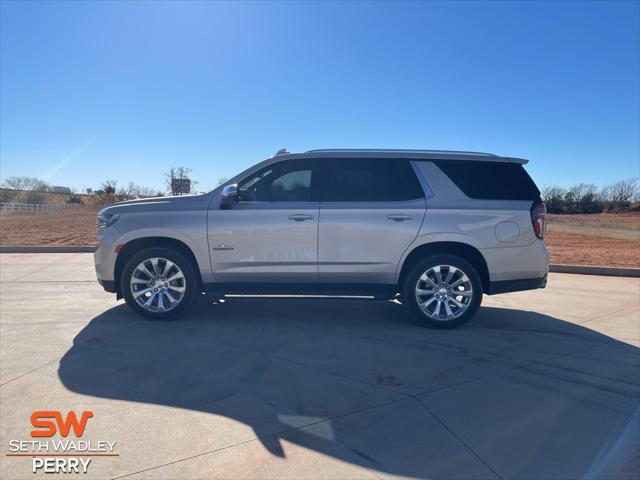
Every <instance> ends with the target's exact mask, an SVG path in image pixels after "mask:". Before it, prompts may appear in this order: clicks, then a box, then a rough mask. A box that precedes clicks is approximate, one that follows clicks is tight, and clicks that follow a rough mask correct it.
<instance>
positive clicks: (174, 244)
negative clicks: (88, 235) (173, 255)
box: [113, 237, 203, 298]
mask: <svg viewBox="0 0 640 480" xmlns="http://www.w3.org/2000/svg"><path fill="white" fill-rule="evenodd" d="M153 247H164V248H168V249H171V250H176V251H178V252H180V253H182V254H183V255H184V256H185V257H186V258H187V259H188V260H189V261H190V262H191V263H192V265H193V268H194V269H195V271H196V274H197V276H198V281H199V282H200V285H201V286H202V285H203V281H202V273H201V272H200V266H199V265H198V261H197V260H196V257H195V255H194V254H193V251H192V250H191V248H189V246H188V245H187V244H186V243H184V242H182V241H180V240H177V239H175V238H170V237H141V238H136V239H134V240H130V241H128V242H127V243H125V244H124V245H123V246H122V248H121V249H120V251H119V252H118V256H117V257H116V265H115V270H114V277H113V278H114V283H115V288H116V294H117V298H122V292H121V291H120V283H121V282H120V276H121V275H122V272H123V270H124V267H125V265H126V264H127V262H128V261H129V259H130V258H131V257H132V256H134V255H135V254H136V253H138V252H140V251H141V250H144V249H146V248H153Z"/></svg>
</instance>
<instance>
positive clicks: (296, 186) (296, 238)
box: [208, 159, 319, 283]
mask: <svg viewBox="0 0 640 480" xmlns="http://www.w3.org/2000/svg"><path fill="white" fill-rule="evenodd" d="M314 177H315V175H314V161H313V160H310V159H303V160H285V161H282V162H278V163H274V164H271V165H269V166H267V167H265V168H263V169H262V170H260V171H258V172H256V173H253V174H251V175H249V176H248V177H247V178H245V179H243V180H242V181H240V182H239V183H238V191H239V199H238V202H237V203H235V204H233V205H232V206H231V207H230V208H228V209H224V210H222V209H215V210H214V209H212V210H209V219H208V232H209V248H210V249H211V263H212V267H213V272H214V275H215V277H216V280H217V281H219V282H243V283H252V282H303V281H316V280H317V279H318V266H317V261H318V213H319V203H318V201H317V195H316V193H315V178H314Z"/></svg>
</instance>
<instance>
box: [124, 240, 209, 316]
mask: <svg viewBox="0 0 640 480" xmlns="http://www.w3.org/2000/svg"><path fill="white" fill-rule="evenodd" d="M120 289H121V290H120V291H121V292H122V295H123V296H124V299H125V301H126V302H127V304H128V305H129V306H130V307H131V308H132V309H133V310H135V311H136V312H137V313H139V314H141V315H143V316H145V317H147V318H151V319H155V320H164V319H170V318H176V317H178V316H180V315H181V314H183V313H184V312H185V311H186V310H187V309H188V308H189V307H190V306H191V305H192V304H193V302H194V300H195V299H196V298H197V296H198V293H199V292H200V282H199V278H198V276H197V274H196V271H195V268H194V266H193V264H192V262H191V261H189V260H188V259H187V258H185V257H184V255H182V254H181V253H179V252H176V251H173V250H170V249H168V248H163V247H155V248H148V249H145V250H143V251H141V252H139V253H137V254H135V255H133V256H132V257H131V258H130V259H129V261H128V262H127V264H126V265H125V267H124V271H123V273H122V277H121V281H120Z"/></svg>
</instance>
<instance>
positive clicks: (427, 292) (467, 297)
mask: <svg viewBox="0 0 640 480" xmlns="http://www.w3.org/2000/svg"><path fill="white" fill-rule="evenodd" d="M415 295H416V300H417V302H418V306H419V307H420V309H421V310H422V312H423V313H424V314H425V315H427V316H428V317H429V318H432V319H434V320H438V321H449V320H454V319H456V318H458V317H460V316H461V315H462V314H463V313H464V312H466V311H467V309H468V308H469V306H470V305H471V301H472V299H473V287H472V286H471V280H470V279H469V277H468V276H467V275H466V274H465V273H464V272H463V271H462V270H461V269H459V268H458V267H454V266H452V265H437V266H434V267H431V268H429V269H428V270H427V271H426V272H424V273H423V274H422V275H421V276H420V278H419V279H418V282H417V283H416V288H415Z"/></svg>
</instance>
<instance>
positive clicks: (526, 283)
mask: <svg viewBox="0 0 640 480" xmlns="http://www.w3.org/2000/svg"><path fill="white" fill-rule="evenodd" d="M546 286H547V275H546V274H545V275H544V276H543V277H541V278H524V279H519V280H502V281H499V282H490V283H489V291H488V292H487V294H488V295H496V294H498V293H509V292H521V291H523V290H535V289H537V288H545V287H546Z"/></svg>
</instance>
